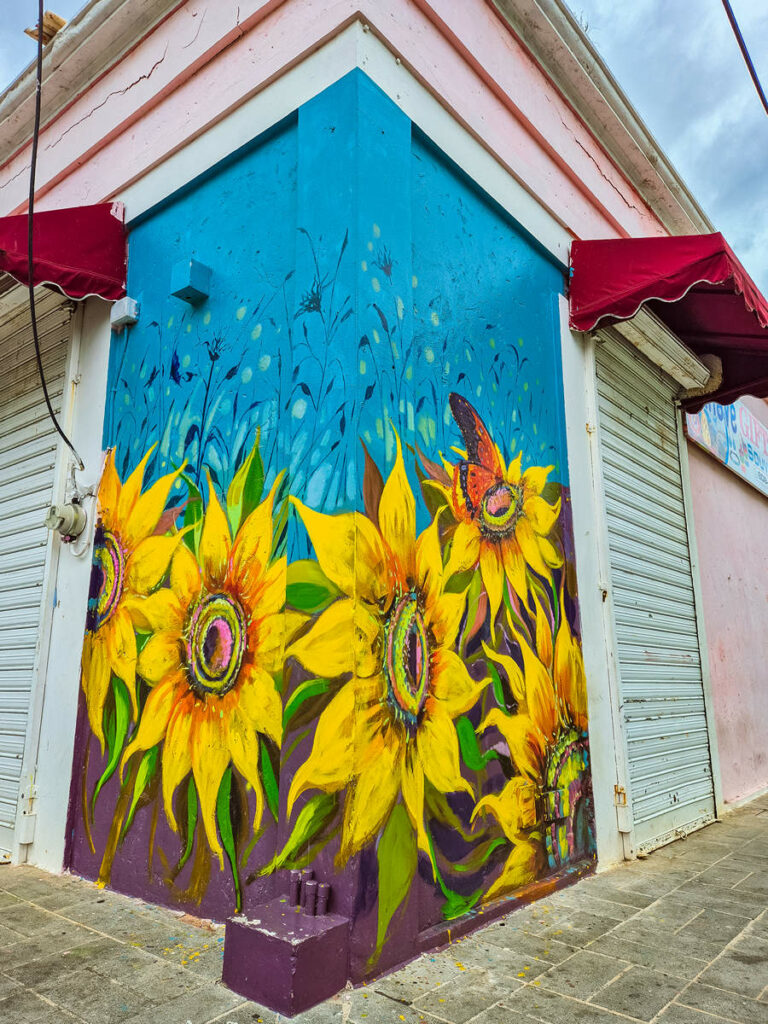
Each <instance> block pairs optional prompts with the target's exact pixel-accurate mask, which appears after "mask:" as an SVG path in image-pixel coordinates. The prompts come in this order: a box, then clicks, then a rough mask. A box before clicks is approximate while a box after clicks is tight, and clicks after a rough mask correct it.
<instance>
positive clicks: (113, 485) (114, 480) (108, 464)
mask: <svg viewBox="0 0 768 1024" xmlns="http://www.w3.org/2000/svg"><path fill="white" fill-rule="evenodd" d="M121 488H122V484H121V483H120V477H119V476H118V475H117V470H116V469H115V449H114V448H110V449H109V451H108V452H107V456H106V458H105V460H104V470H103V472H102V474H101V483H100V484H99V499H98V505H99V518H100V519H101V522H102V524H103V526H104V529H105V530H109V531H110V532H111V533H114V532H115V531H116V529H117V525H118V522H119V520H118V518H117V506H118V503H119V501H120V491H121Z"/></svg>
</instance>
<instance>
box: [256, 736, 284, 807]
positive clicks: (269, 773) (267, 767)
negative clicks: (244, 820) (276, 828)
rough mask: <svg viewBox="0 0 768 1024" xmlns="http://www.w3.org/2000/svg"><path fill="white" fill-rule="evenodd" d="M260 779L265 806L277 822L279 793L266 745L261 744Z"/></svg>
mask: <svg viewBox="0 0 768 1024" xmlns="http://www.w3.org/2000/svg"><path fill="white" fill-rule="evenodd" d="M260 746H261V778H262V780H263V782H264V792H265V793H266V796H267V806H268V807H269V809H270V811H271V812H272V817H273V818H274V819H275V821H277V815H278V811H279V809H280V792H279V788H278V784H277V778H276V776H275V769H274V767H273V765H272V758H271V757H270V756H269V751H268V750H267V745H266V743H261V744H260Z"/></svg>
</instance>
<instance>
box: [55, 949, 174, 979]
mask: <svg viewBox="0 0 768 1024" xmlns="http://www.w3.org/2000/svg"><path fill="white" fill-rule="evenodd" d="M101 941H102V942H103V943H104V945H103V947H102V951H101V953H99V954H96V950H95V947H93V954H91V953H90V952H86V950H88V946H85V947H83V953H82V954H80V955H81V956H84V957H86V956H87V963H83V966H84V967H86V966H87V967H88V970H90V971H94V972H95V973H96V974H100V975H101V976H102V977H103V978H115V979H116V980H117V981H119V982H121V983H123V982H124V980H125V977H126V976H133V975H134V974H135V973H136V972H137V971H140V970H142V968H146V967H149V966H151V965H152V964H156V963H159V961H158V959H157V957H154V956H152V954H151V953H145V952H144V950H143V949H138V948H137V947H136V946H128V945H126V944H125V943H124V942H117V941H116V940H115V939H102V940H101ZM72 954H73V955H77V950H73V951H72Z"/></svg>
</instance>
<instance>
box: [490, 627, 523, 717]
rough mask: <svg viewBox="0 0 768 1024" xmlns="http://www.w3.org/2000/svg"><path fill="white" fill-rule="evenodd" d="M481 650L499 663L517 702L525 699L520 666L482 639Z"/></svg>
mask: <svg viewBox="0 0 768 1024" xmlns="http://www.w3.org/2000/svg"><path fill="white" fill-rule="evenodd" d="M483 650H484V651H485V656H486V658H490V659H491V661H495V662H496V664H497V665H501V667H502V668H503V669H504V671H505V672H506V673H507V679H509V687H510V689H511V691H512V696H513V697H514V698H515V700H516V701H517V702H518V704H519V703H520V702H521V701H523V700H525V679H524V678H523V673H522V670H521V669H520V666H519V665H518V664H517V662H516V661H515V660H514V658H510V656H509V655H508V654H499V653H498V652H497V651H494V650H493V649H492V648H491V647H489V646H488V644H486V643H485V641H483Z"/></svg>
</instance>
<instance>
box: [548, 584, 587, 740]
mask: <svg viewBox="0 0 768 1024" xmlns="http://www.w3.org/2000/svg"><path fill="white" fill-rule="evenodd" d="M562 600H563V597H562V590H561V596H560V601H561V607H562ZM554 679H555V688H556V690H557V694H558V698H559V700H560V703H561V705H562V707H561V713H562V715H563V718H564V719H565V721H566V722H569V721H570V722H572V723H573V725H575V726H576V728H577V729H580V730H581V731H585V730H586V728H587V681H586V675H585V673H584V660H583V658H582V654H581V647H580V645H579V642H578V641H577V640H576V639H575V637H574V636H573V634H572V633H571V628H570V625H569V624H568V620H567V618H566V617H565V615H563V616H562V619H561V621H560V628H559V629H558V631H557V637H556V639H555V664H554Z"/></svg>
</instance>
